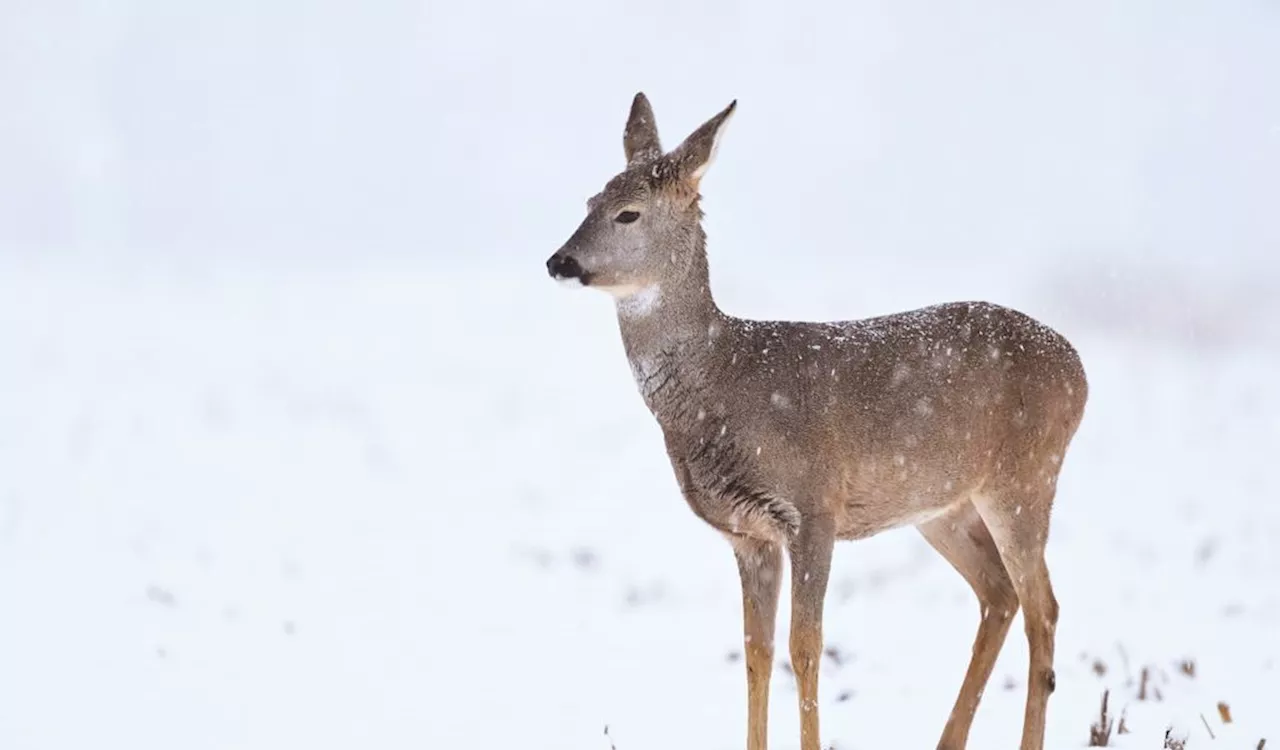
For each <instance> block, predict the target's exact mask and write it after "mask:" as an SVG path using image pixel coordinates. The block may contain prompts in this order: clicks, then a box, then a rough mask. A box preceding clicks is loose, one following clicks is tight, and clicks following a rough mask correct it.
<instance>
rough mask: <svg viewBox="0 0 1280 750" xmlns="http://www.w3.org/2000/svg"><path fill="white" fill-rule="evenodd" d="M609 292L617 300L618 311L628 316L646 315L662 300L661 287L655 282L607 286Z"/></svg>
mask: <svg viewBox="0 0 1280 750" xmlns="http://www.w3.org/2000/svg"><path fill="white" fill-rule="evenodd" d="M609 293H610V294H612V295H613V296H614V298H615V299H616V300H617V301H618V312H620V313H622V314H623V315H627V316H630V317H638V316H641V315H648V314H649V313H651V312H653V310H654V308H656V307H657V306H658V304H659V303H660V302H662V287H660V286H658V285H657V284H650V285H649V286H637V285H634V284H628V285H627V286H622V287H609Z"/></svg>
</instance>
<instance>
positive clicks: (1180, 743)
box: [1164, 727, 1187, 750]
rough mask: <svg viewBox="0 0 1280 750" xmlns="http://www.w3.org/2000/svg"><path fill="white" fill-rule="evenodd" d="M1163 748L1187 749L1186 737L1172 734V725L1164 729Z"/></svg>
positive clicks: (1172, 749)
mask: <svg viewBox="0 0 1280 750" xmlns="http://www.w3.org/2000/svg"><path fill="white" fill-rule="evenodd" d="M1164 750H1187V738H1185V737H1183V738H1181V739H1179V738H1177V737H1174V736H1173V727H1169V728H1168V729H1166V730H1164Z"/></svg>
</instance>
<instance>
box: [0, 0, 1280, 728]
mask: <svg viewBox="0 0 1280 750" xmlns="http://www.w3.org/2000/svg"><path fill="white" fill-rule="evenodd" d="M1278 73H1280V5H1277V3H1275V2H1272V1H1271V0H1220V1H1219V2H1203V1H1193V0H1162V1H1161V2H1147V1H1144V0H1133V1H1131V2H1124V3H1117V2H1109V1H1104V0H1078V1H1076V2H1045V3H1039V4H1035V5H1034V6H1027V5H1026V4H1019V3H1013V2H1004V1H1002V0H978V1H976V2H971V3H965V4H948V3H940V2H926V1H925V0H893V1H892V2H891V1H890V0H859V1H857V2H846V3H836V2H803V3H791V4H788V3H772V2H762V1H760V0H743V1H742V2H734V1H732V0H712V1H710V2H702V3H674V2H669V1H668V0H657V1H656V2H651V3H640V4H636V3H626V4H619V3H611V2H587V1H586V0H557V2H553V3H537V4H535V3H515V2H507V3H489V4H483V3H464V2H452V3H444V2H438V1H437V0H427V1H426V2H421V1H419V2H394V1H389V2H369V3H361V4H353V3H335V2H311V3H299V2H287V1H285V0H278V1H277V2H272V3H254V2H242V1H236V0H233V1H232V2H223V3H217V4H208V3H190V2H172V1H166V2H161V1H160V0H112V1H111V2H106V1H105V0H102V1H98V2H89V1H88V0H82V1H79V2H76V1H62V0H51V1H48V2H44V1H42V2H36V1H35V0H5V2H3V3H0V748H5V750H10V749H13V750H28V749H30V750H45V749H47V748H68V747H89V746H93V747H126V746H127V747H132V748H173V747H182V748H280V747H294V746H303V745H305V746H310V747H335V748H337V747H351V746H353V745H356V744H359V745H361V746H368V745H370V744H373V745H377V746H379V747H387V748H399V747H433V746H439V747H455V746H461V745H463V744H466V745H480V744H487V743H499V742H501V743H503V744H514V743H515V742H516V741H517V740H518V744H519V745H520V746H521V747H525V748H548V749H550V748H556V749H557V750H562V749H563V748H604V747H607V741H606V740H605V739H604V738H603V737H601V736H600V729H601V726H603V725H604V724H606V723H608V724H612V725H613V728H614V731H613V734H614V737H615V740H616V741H617V743H618V747H619V749H620V750H636V748H643V747H666V746H671V744H672V743H686V742H687V743H688V744H689V745H690V746H692V745H694V744H697V745H698V746H701V747H716V748H720V747H724V748H730V747H740V746H741V745H742V737H743V733H744V726H743V725H744V719H743V717H744V715H745V706H744V705H743V704H744V701H743V700H741V697H742V696H743V695H744V694H745V693H744V688H743V685H742V684H741V683H742V679H741V665H740V664H737V663H736V662H735V656H734V654H735V649H737V648H739V645H738V640H739V635H738V633H739V627H740V624H739V616H740V615H739V610H738V607H739V603H738V601H737V580H736V576H735V575H734V567H733V561H732V556H731V554H730V552H729V550H728V549H727V547H725V546H724V545H723V542H722V541H721V540H719V538H718V537H717V536H716V535H715V534H714V533H712V532H711V531H710V530H709V529H706V528H705V527H703V526H702V525H701V524H700V523H699V522H698V521H697V520H696V519H695V518H694V517H693V516H692V515H691V514H690V513H689V512H688V510H687V509H686V508H685V507H684V505H683V502H682V501H681V500H680V498H679V496H678V493H677V492H676V490H675V485H674V481H673V480H672V477H671V476H670V470H669V469H668V468H667V466H666V465H665V457H664V455H663V453H662V449H661V440H660V435H659V434H658V432H657V427H656V425H654V424H653V423H652V421H651V419H650V418H649V416H648V414H647V412H645V410H644V407H643V405H642V404H641V402H640V400H639V398H638V396H637V395H636V394H635V392H634V385H633V383H632V382H631V378H630V373H629V370H628V367H627V365H626V362H625V360H624V358H623V356H622V350H621V346H620V341H619V340H618V336H617V331H616V327H615V323H614V321H613V319H612V315H611V310H610V303H609V301H608V300H607V299H605V298H604V296H603V295H595V296H593V295H590V294H570V293H568V292H566V291H565V290H563V289H560V288H558V287H557V286H556V285H554V284H552V283H551V282H550V281H549V280H548V279H547V278H546V276H545V270H544V268H543V263H544V261H545V259H546V257H547V256H548V255H550V254H551V252H553V251H554V250H555V249H556V248H557V247H558V246H559V245H560V244H561V243H562V242H563V241H564V239H565V238H567V237H568V235H569V234H570V233H571V232H572V231H573V229H574V228H575V226H576V225H577V223H578V221H579V220H580V219H581V217H582V215H583V212H584V201H585V199H586V198H587V197H588V196H590V195H592V194H593V193H594V192H596V191H597V190H598V189H599V188H600V186H601V185H603V183H604V181H605V180H607V179H608V178H609V177H610V176H612V175H613V174H614V173H615V172H616V171H618V170H619V169H621V167H622V166H623V159H622V147H621V134H622V126H623V123H624V121H625V117H626V114H627V108H628V106H629V104H630V101H631V97H632V96H633V95H634V93H635V92H636V91H639V90H643V91H645V92H646V93H647V94H648V95H649V97H650V99H651V100H652V102H653V104H654V107H655V110H656V114H657V119H658V124H659V129H660V131H661V133H662V135H663V138H664V143H665V144H666V145H667V146H668V147H671V146H674V145H675V144H677V143H678V142H679V140H680V139H682V138H683V137H684V136H685V135H686V134H687V133H688V132H689V131H691V130H692V129H693V128H694V127H696V126H697V125H698V124H699V123H701V122H702V121H703V120H704V119H706V118H707V117H709V116H710V115H712V114H714V113H715V112H717V111H718V110H719V109H721V108H722V107H723V106H724V105H725V104H727V102H728V101H729V100H730V99H734V98H736V99H738V101H739V107H740V109H739V112H738V116H737V117H735V118H734V122H733V123H732V125H731V128H730V131H729V132H728V135H727V138H726V141H725V143H724V147H723V148H722V149H721V151H720V153H719V159H718V161H717V163H716V164H715V166H714V167H713V169H712V170H711V172H710V174H709V176H708V178H707V179H706V181H705V182H704V189H703V191H704V194H705V200H704V208H705V210H706V211H707V220H706V227H707V230H708V233H709V235H710V250H709V252H710V259H711V267H712V280H713V282H712V283H713V290H714V292H715V293H716V295H717V297H718V299H719V300H720V302H721V305H722V306H723V307H724V308H725V309H726V310H727V311H728V312H731V313H734V314H739V315H744V316H748V317H762V318H770V317H781V318H792V319H798V318H816V319H836V318H853V317H860V316H867V315H876V314H882V313H886V312H890V311H893V310H898V309H906V308H909V307H917V306H922V305H925V304H931V303H933V302H939V301H944V300H951V299H977V298H985V299H990V300H992V301H996V302H1001V303H1004V304H1009V305H1012V306H1015V307H1019V308H1020V309H1023V310H1025V311H1026V312H1029V313H1031V314H1033V315H1035V316H1037V317H1039V318H1041V319H1042V320H1044V321H1045V322H1047V323H1049V324H1050V325H1052V326H1054V327H1056V328H1058V329H1059V330H1061V331H1062V332H1064V333H1065V334H1067V335H1068V337H1069V338H1071V339H1072V340H1073V341H1075V342H1076V343H1077V345H1078V347H1079V348H1080V350H1081V352H1082V355H1083V356H1084V360H1085V364H1086V367H1087V369H1088V370H1089V373H1090V377H1091V382H1092V383H1093V387H1092V394H1091V404H1090V410H1089V413H1088V415H1087V416H1086V420H1085V424H1084V426H1083V427H1082V429H1081V432H1080V435H1079V437H1078V438H1077V444H1076V447H1075V448H1074V449H1073V452H1074V455H1072V456H1070V457H1069V458H1068V460H1067V463H1066V467H1067V468H1066V469H1065V471H1064V475H1063V482H1062V485H1061V489H1060V492H1059V501H1058V508H1059V510H1058V515H1057V516H1056V518H1055V524H1056V525H1055V531H1054V537H1053V541H1052V542H1051V544H1050V552H1049V554H1050V565H1051V567H1052V568H1053V569H1054V571H1055V584H1056V586H1057V588H1058V597H1059V599H1060V600H1061V601H1062V606H1063V622H1062V625H1061V626H1060V643H1059V651H1058V653H1059V662H1060V664H1062V665H1063V666H1060V667H1059V682H1060V689H1059V696H1058V697H1056V698H1055V703H1054V704H1052V705H1053V706H1054V707H1053V708H1051V715H1050V729H1051V736H1053V737H1055V738H1057V741H1059V742H1060V743H1061V744H1058V745H1055V747H1067V746H1075V745H1071V744H1069V743H1070V742H1075V741H1076V738H1077V736H1078V735H1079V736H1083V735H1082V733H1083V732H1084V729H1085V724H1087V717H1088V716H1089V715H1091V712H1093V711H1094V710H1095V709H1096V703H1097V698H1098V696H1099V695H1100V694H1101V692H1102V690H1103V689H1105V687H1107V686H1111V687H1113V688H1114V689H1115V690H1116V691H1117V693H1124V694H1125V695H1126V696H1128V695H1129V694H1130V693H1132V696H1131V697H1132V700H1134V701H1137V698H1136V695H1137V694H1136V692H1134V691H1135V690H1136V688H1135V687H1134V682H1135V680H1136V675H1137V674H1138V673H1139V671H1140V668H1141V666H1142V665H1143V664H1144V661H1143V660H1146V661H1147V662H1148V663H1150V664H1152V665H1156V664H1159V665H1162V668H1163V669H1164V670H1166V671H1167V672H1168V673H1170V674H1171V675H1172V676H1170V677H1168V679H1169V680H1170V683H1169V684H1168V685H1167V686H1166V688H1165V690H1164V692H1165V694H1166V695H1167V697H1168V700H1167V701H1164V702H1162V704H1161V705H1160V706H1159V707H1156V706H1146V705H1145V704H1146V703H1149V701H1142V702H1140V703H1143V704H1144V706H1142V707H1141V708H1142V709H1143V710H1146V711H1147V712H1148V713H1147V718H1146V722H1145V724H1144V725H1143V726H1141V727H1140V728H1139V730H1138V731H1147V732H1148V734H1149V736H1150V737H1152V738H1157V737H1160V736H1163V732H1164V730H1165V728H1166V727H1167V726H1168V725H1169V724H1170V723H1174V724H1176V723H1177V722H1180V721H1184V720H1186V721H1188V724H1190V720H1194V719H1195V717H1196V716H1197V712H1200V711H1205V710H1207V709H1205V708H1203V706H1206V705H1207V706H1212V705H1213V703H1214V702H1215V701H1217V700H1223V699H1227V698H1230V700H1231V701H1233V702H1234V705H1238V706H1244V707H1245V710H1244V711H1243V712H1242V711H1240V710H1237V712H1236V713H1237V716H1243V717H1244V718H1242V719H1241V721H1242V722H1243V721H1247V720H1253V721H1263V724H1265V721H1266V720H1267V719H1266V716H1265V713H1266V712H1265V711H1264V710H1262V709H1261V707H1262V706H1266V705H1274V701H1273V700H1272V699H1273V698H1278V697H1280V693H1277V692H1275V687H1274V686H1275V684H1276V677H1277V675H1276V672H1275V669H1274V664H1275V660H1276V659H1277V658H1278V657H1280V646H1278V645H1277V643H1276V640H1275V637H1274V633H1275V632H1277V631H1276V629H1277V628H1278V627H1280V594H1278V591H1280V586H1278V585H1277V582H1276V572H1275V571H1276V570H1280V553H1278V552H1277V551H1276V548H1275V546H1274V545H1273V543H1272V542H1271V541H1269V540H1273V539H1274V538H1275V534H1277V533H1280V510H1278V509H1277V506H1276V504H1275V498H1276V497H1277V496H1278V492H1280V483H1278V482H1277V480H1276V479H1275V477H1274V474H1273V472H1271V471H1270V469H1269V466H1270V464H1271V463H1272V462H1273V461H1274V455H1275V450H1276V448H1277V447H1280V434H1278V432H1280V428H1278V427H1277V425H1280V398H1277V396H1276V394H1275V390H1274V383H1275V380H1276V376H1277V375H1280V355H1278V354H1277V347H1280V301H1278V300H1280V260H1277V257H1278V256H1277V252H1278V251H1280V210H1277V205H1278V202H1277V198H1278V196H1280V85H1277V74H1278ZM846 547H847V549H846V548H842V550H841V552H840V553H839V555H838V557H837V569H838V571H837V572H838V575H837V580H836V581H835V582H834V583H833V590H832V591H833V593H832V597H833V598H832V602H833V604H832V608H831V609H830V610H829V615H828V641H829V642H830V643H833V644H835V645H836V646H837V647H838V648H840V649H843V650H844V651H843V652H847V653H848V654H849V655H850V657H849V658H848V659H844V660H840V663H839V664H837V663H836V660H835V659H833V660H832V664H829V665H827V667H825V669H826V670H827V671H826V672H825V673H824V677H823V679H824V683H823V685H824V687H823V690H824V708H823V710H824V721H825V724H824V726H825V727H826V729H825V730H824V734H829V735H830V739H831V742H832V743H833V744H835V745H836V746H837V747H840V748H857V747H883V746H901V747H915V746H932V744H931V743H932V742H933V741H934V739H935V737H936V735H937V733H938V732H939V731H940V729H941V726H942V723H943V721H944V720H945V716H946V711H947V710H948V709H949V707H950V702H951V700H952V698H953V696H954V692H955V690H956V689H958V686H959V682H960V677H961V675H962V674H963V669H964V665H965V663H966V661H967V658H968V647H969V642H970V639H971V637H972V629H973V627H974V626H975V618H974V615H973V607H972V603H973V602H972V600H971V599H970V598H969V597H970V594H969V593H968V591H967V589H965V587H964V585H963V583H962V582H961V581H960V579H959V577H958V576H955V574H954V573H953V572H952V571H950V570H949V569H948V568H947V567H946V565H945V563H944V562H943V561H942V560H941V559H940V558H937V557H936V556H934V555H933V554H932V553H931V552H930V551H929V550H928V549H927V548H926V547H925V545H924V544H923V542H922V541H921V540H920V539H919V538H918V536H917V535H915V533H914V532H912V531H910V530H903V531H898V532H892V533H889V534H886V535H884V536H883V537H878V538H877V539H875V540H870V541H868V542H866V543H863V544H859V545H846ZM784 617H785V612H784ZM783 622H785V619H784V620H783ZM783 642H785V641H783ZM843 652H842V653H843ZM780 654H781V651H780ZM1024 659H1025V647H1024V645H1023V643H1022V638H1021V635H1020V628H1019V627H1015V629H1014V630H1013V635H1012V636H1011V638H1010V640H1009V646H1008V647H1007V648H1006V652H1005V654H1004V656H1003V657H1002V659H1001V662H1000V665H999V667H998V671H997V676H996V677H995V678H993V687H994V686H996V685H997V684H999V685H1000V686H1002V688H1003V687H1004V686H1007V689H1000V690H995V689H992V690H989V691H988V697H987V698H986V699H985V702H984V709H983V711H981V712H980V713H979V719H978V723H977V725H976V726H975V730H974V738H975V740H974V741H975V744H978V745H979V746H983V747H987V746H997V745H999V743H1001V742H1012V741H1013V738H1016V736H1017V732H1018V728H1019V723H1020V717H1021V700H1022V699H1021V695H1022V694H1021V692H1020V690H1021V686H1020V685H1021V681H1022V676H1023V672H1024V669H1025V661H1023V660H1024ZM1184 659H1194V660H1198V661H1197V663H1198V664H1200V667H1199V670H1198V671H1197V676H1196V677H1195V678H1194V679H1193V678H1191V677H1189V676H1186V675H1182V674H1180V673H1179V670H1178V669H1176V668H1174V667H1173V666H1172V665H1173V664H1174V663H1175V662H1176V661H1177V660H1184ZM781 661H784V659H783V658H782V656H781V655H780V662H781ZM1099 662H1101V663H1103V664H1104V668H1103V669H1102V670H1101V673H1099V670H1098V669H1097V668H1096V666H1095V665H1096V663H1099ZM1106 665H1110V667H1109V668H1107V667H1106ZM779 669H780V671H779V675H780V676H779V677H778V678H777V681H776V683H775V694H774V695H775V698H774V701H775V704H774V705H775V709H774V720H775V723H774V736H775V738H776V741H777V742H778V743H780V744H779V745H778V746H779V747H783V748H787V747H793V746H796V745H798V740H797V739H795V738H798V734H797V733H796V731H795V726H796V721H795V718H794V715H793V714H794V710H793V706H792V701H793V698H792V694H791V693H788V692H787V691H788V690H790V688H789V687H788V686H787V682H786V681H787V679H788V678H787V676H786V671H785V667H784V666H782V665H781V664H780V667H779ZM1179 680H1181V682H1179ZM1184 683H1185V684H1184ZM1124 691H1129V692H1124ZM1126 700H1128V698H1126ZM1250 702H1252V703H1254V704H1256V705H1257V706H1258V707H1259V709H1258V710H1257V711H1254V712H1253V713H1252V716H1250V712H1249V711H1248V710H1247V709H1248V707H1249V705H1250ZM1135 710H1138V709H1135ZM886 717H890V718H892V719H893V720H891V721H890V720H886ZM1188 717H1190V718H1189V719H1188ZM1270 720H1271V721H1272V722H1273V723H1272V724H1271V728H1272V729H1273V734H1274V728H1275V727H1276V725H1275V723H1274V719H1270ZM1197 725H1198V720H1197ZM1265 728H1266V727H1265V726H1263V727H1262V729H1265ZM1250 731H1252V729H1251V730H1250ZM1259 731H1261V730H1259ZM1055 732H1056V734H1054V733H1055ZM1246 739H1247V738H1246ZM1255 739H1256V738H1255ZM1278 739H1280V737H1276V738H1275V739H1273V740H1272V741H1276V740H1278ZM1150 746H1154V745H1150ZM1241 746H1242V747H1243V746H1244V745H1241ZM1250 746H1252V745H1250Z"/></svg>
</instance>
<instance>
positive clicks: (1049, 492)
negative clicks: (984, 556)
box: [974, 480, 1058, 750]
mask: <svg viewBox="0 0 1280 750" xmlns="http://www.w3.org/2000/svg"><path fill="white" fill-rule="evenodd" d="M1036 484H1039V485H1040V486H1039V487H1037V486H1035V485H1036ZM974 504H975V505H976V506H977V508H978V512H979V513H980V514H981V515H982V520H983V521H984V522H986V525H987V528H988V529H989V530H990V531H991V537H992V539H993V540H994V541H995V544H996V548H997V549H999V550H1000V558H1001V559H1002V560H1003V561H1004V567H1005V570H1007V571H1008V573H1009V577H1010V579H1011V580H1012V582H1013V587H1014V590H1015V591H1017V592H1018V601H1019V602H1020V603H1021V605H1022V615H1023V620H1024V621H1025V625H1026V630H1027V645H1028V647H1029V650H1030V656H1031V658H1030V662H1031V663H1030V669H1029V671H1028V675H1027V709H1026V714H1025V716H1024V718H1023V724H1022V746H1021V750H1043V748H1044V723H1045V710H1046V708H1047V707H1048V704H1049V694H1050V693H1052V692H1053V690H1054V688H1055V687H1056V685H1057V678H1056V677H1055V675H1054V671H1053V649H1054V633H1055V631H1056V630H1057V626H1058V600H1057V599H1056V598H1055V597H1054V595H1053V586H1052V584H1051V583H1050V582H1049V568H1048V567H1047V566H1046V565H1045V561H1044V548H1045V542H1046V540H1047V537H1048V533H1049V512H1050V507H1051V506H1052V504H1053V487H1052V486H1051V485H1046V484H1045V483H1044V482H1043V480H1042V481H1040V482H1038V483H1036V482H1033V483H1028V484H1021V485H1018V486H1017V487H1016V489H1014V488H1008V489H1002V490H999V491H996V492H992V493H990V494H987V495H985V496H983V497H979V498H975V500H974Z"/></svg>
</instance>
